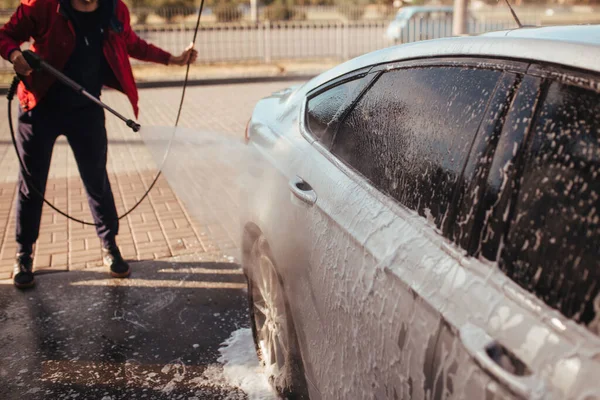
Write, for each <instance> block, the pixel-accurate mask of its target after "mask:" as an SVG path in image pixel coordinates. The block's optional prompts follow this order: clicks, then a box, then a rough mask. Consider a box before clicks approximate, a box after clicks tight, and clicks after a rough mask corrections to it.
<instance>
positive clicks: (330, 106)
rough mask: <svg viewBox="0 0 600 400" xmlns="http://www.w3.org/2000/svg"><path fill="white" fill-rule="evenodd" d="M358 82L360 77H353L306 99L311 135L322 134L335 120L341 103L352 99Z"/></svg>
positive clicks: (341, 106) (318, 136)
mask: <svg viewBox="0 0 600 400" xmlns="http://www.w3.org/2000/svg"><path fill="white" fill-rule="evenodd" d="M360 82H361V79H354V80H351V81H349V82H345V83H342V84H340V85H337V86H335V87H333V88H331V89H329V90H326V91H325V92H323V93H321V94H318V95H317V96H315V97H312V98H311V99H309V100H308V105H307V107H306V122H307V125H308V129H309V130H310V132H311V133H312V134H313V135H315V136H316V137H317V138H320V137H321V136H323V134H324V133H325V132H326V131H327V128H328V127H329V126H330V125H331V124H332V122H334V121H336V118H335V117H336V114H337V113H338V112H339V111H341V110H342V109H343V105H344V104H345V103H346V102H348V101H350V100H352V96H353V94H354V93H355V91H356V89H357V88H358V87H359V86H360Z"/></svg>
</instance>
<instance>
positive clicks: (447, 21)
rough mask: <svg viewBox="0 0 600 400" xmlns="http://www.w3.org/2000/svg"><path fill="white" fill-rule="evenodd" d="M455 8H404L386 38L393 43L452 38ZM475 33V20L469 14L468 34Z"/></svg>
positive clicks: (386, 33)
mask: <svg viewBox="0 0 600 400" xmlns="http://www.w3.org/2000/svg"><path fill="white" fill-rule="evenodd" d="M452 18H453V7H451V6H409V7H402V8H401V9H400V10H399V11H398V13H397V14H396V17H395V18H394V20H393V21H392V22H390V24H389V25H388V27H387V30H386V32H385V38H386V39H387V40H389V41H391V42H393V43H396V44H398V43H407V42H414V41H416V40H428V39H437V38H442V37H447V36H452V26H453V25H452ZM474 31H475V20H474V18H473V17H472V16H471V14H470V13H469V17H468V21H467V32H474Z"/></svg>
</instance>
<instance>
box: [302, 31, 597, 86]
mask: <svg viewBox="0 0 600 400" xmlns="http://www.w3.org/2000/svg"><path fill="white" fill-rule="evenodd" d="M465 56H467V57H490V58H504V59H520V60H526V61H532V62H545V63H551V64H559V65H563V66H567V67H573V68H579V69H584V70H588V71H592V72H596V73H600V25H587V26H583V25H582V26H561V27H548V28H521V29H515V30H508V31H502V32H494V33H488V34H485V35H481V36H474V37H452V38H444V39H435V40H426V41H419V42H413V43H406V44H402V45H398V46H392V47H388V48H385V49H382V50H378V51H374V52H372V53H368V54H365V55H363V56H360V57H357V58H355V59H352V60H350V61H347V62H345V63H343V64H341V65H339V66H337V67H335V68H333V69H331V70H329V71H327V72H325V73H324V74H322V75H319V76H318V77H316V78H314V79H313V80H312V81H310V82H309V83H308V84H307V86H306V88H307V89H308V90H311V89H313V88H316V87H318V86H320V85H322V84H324V83H326V82H328V81H330V80H332V79H335V78H337V77H339V76H341V75H344V74H347V73H349V72H352V71H355V70H358V69H361V68H364V67H366V66H369V65H375V64H385V63H391V62H397V61H405V60H413V59H419V58H433V57H465Z"/></svg>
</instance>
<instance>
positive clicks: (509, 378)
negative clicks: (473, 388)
mask: <svg viewBox="0 0 600 400" xmlns="http://www.w3.org/2000/svg"><path fill="white" fill-rule="evenodd" d="M459 334H460V340H461V342H462V344H463V346H464V347H465V349H466V350H467V352H468V353H469V354H470V355H471V356H472V357H473V358H474V359H475V361H476V362H477V363H478V364H479V365H480V366H481V368H483V369H484V370H486V371H487V372H488V373H490V374H491V375H492V376H493V377H494V378H495V379H497V380H498V381H499V382H500V383H501V384H503V385H505V386H506V387H507V388H508V389H509V390H510V391H512V392H513V393H515V394H516V395H518V396H520V397H523V398H529V397H530V396H531V394H532V393H533V392H534V391H537V390H539V389H540V385H543V382H541V381H540V380H539V378H538V377H537V376H536V375H535V374H533V373H532V372H531V370H530V369H529V368H528V367H527V365H526V364H525V363H523V362H522V361H521V360H519V359H518V358H517V357H516V356H515V355H514V354H512V353H511V352H510V351H508V350H507V349H506V348H505V347H504V346H502V344H500V343H499V342H497V341H496V340H494V339H493V338H492V337H491V336H489V335H488V334H487V333H486V332H485V331H484V330H483V329H481V328H479V327H477V326H475V325H473V324H470V323H467V324H466V325H464V326H463V327H462V328H461V329H460V333H459Z"/></svg>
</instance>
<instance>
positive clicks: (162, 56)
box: [120, 1, 171, 65]
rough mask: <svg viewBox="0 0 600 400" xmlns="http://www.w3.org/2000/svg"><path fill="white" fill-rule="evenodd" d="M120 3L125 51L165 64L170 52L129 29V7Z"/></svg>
mask: <svg viewBox="0 0 600 400" xmlns="http://www.w3.org/2000/svg"><path fill="white" fill-rule="evenodd" d="M120 3H121V4H120V5H121V6H122V7H123V13H124V18H123V19H124V20H123V35H124V37H125V43H126V44H127V53H128V54H129V55H130V56H131V57H133V58H137V59H138V60H142V61H151V62H155V63H159V64H165V65H167V64H168V63H169V59H170V58H171V54H170V53H168V52H166V51H164V50H162V49H160V48H158V47H156V46H154V45H152V44H150V43H148V42H146V41H145V40H143V39H140V38H139V37H138V35H136V34H135V32H134V31H133V29H131V23H130V16H129V9H127V6H126V5H125V4H124V3H123V2H121V1H120Z"/></svg>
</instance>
